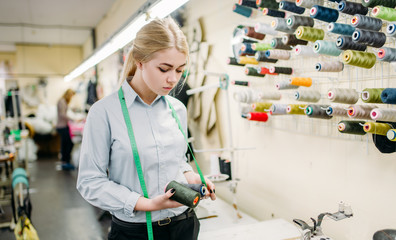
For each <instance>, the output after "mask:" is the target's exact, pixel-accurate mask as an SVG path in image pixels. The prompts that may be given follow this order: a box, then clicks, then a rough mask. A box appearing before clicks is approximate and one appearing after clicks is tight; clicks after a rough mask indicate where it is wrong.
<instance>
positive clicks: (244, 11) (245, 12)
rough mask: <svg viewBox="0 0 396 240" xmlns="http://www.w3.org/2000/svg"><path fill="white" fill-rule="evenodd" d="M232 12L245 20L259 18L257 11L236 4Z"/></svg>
mask: <svg viewBox="0 0 396 240" xmlns="http://www.w3.org/2000/svg"><path fill="white" fill-rule="evenodd" d="M232 11H233V12H235V13H238V14H240V15H242V16H244V17H247V18H256V17H258V16H259V11H258V10H257V9H254V8H251V7H246V6H242V5H239V4H237V3H235V4H234V6H233V8H232Z"/></svg>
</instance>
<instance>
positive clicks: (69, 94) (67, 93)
mask: <svg viewBox="0 0 396 240" xmlns="http://www.w3.org/2000/svg"><path fill="white" fill-rule="evenodd" d="M75 94H76V92H75V91H74V90H73V89H70V88H69V89H67V90H66V91H65V93H64V94H63V95H62V98H63V99H65V100H66V103H69V102H70V100H71V98H72V97H73V96H74V95H75Z"/></svg>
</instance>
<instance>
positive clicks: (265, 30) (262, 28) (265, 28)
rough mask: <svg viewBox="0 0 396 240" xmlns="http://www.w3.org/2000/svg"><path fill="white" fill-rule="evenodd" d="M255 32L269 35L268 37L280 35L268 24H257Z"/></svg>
mask: <svg viewBox="0 0 396 240" xmlns="http://www.w3.org/2000/svg"><path fill="white" fill-rule="evenodd" d="M254 30H255V31H256V32H258V33H262V34H268V35H273V36H276V35H278V31H276V30H275V29H273V28H272V27H271V25H269V24H266V23H256V24H255V25H254Z"/></svg>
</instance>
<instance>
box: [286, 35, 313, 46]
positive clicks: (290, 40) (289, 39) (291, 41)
mask: <svg viewBox="0 0 396 240" xmlns="http://www.w3.org/2000/svg"><path fill="white" fill-rule="evenodd" d="M282 42H283V44H285V45H290V46H296V45H307V44H308V41H305V40H300V39H297V38H296V35H294V34H287V35H284V36H283V37H282Z"/></svg>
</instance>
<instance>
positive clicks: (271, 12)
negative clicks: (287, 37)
mask: <svg viewBox="0 0 396 240" xmlns="http://www.w3.org/2000/svg"><path fill="white" fill-rule="evenodd" d="M262 11H263V15H264V16H269V17H278V18H284V17H285V15H286V13H285V12H282V11H278V10H274V9H270V8H263V10H262Z"/></svg>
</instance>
